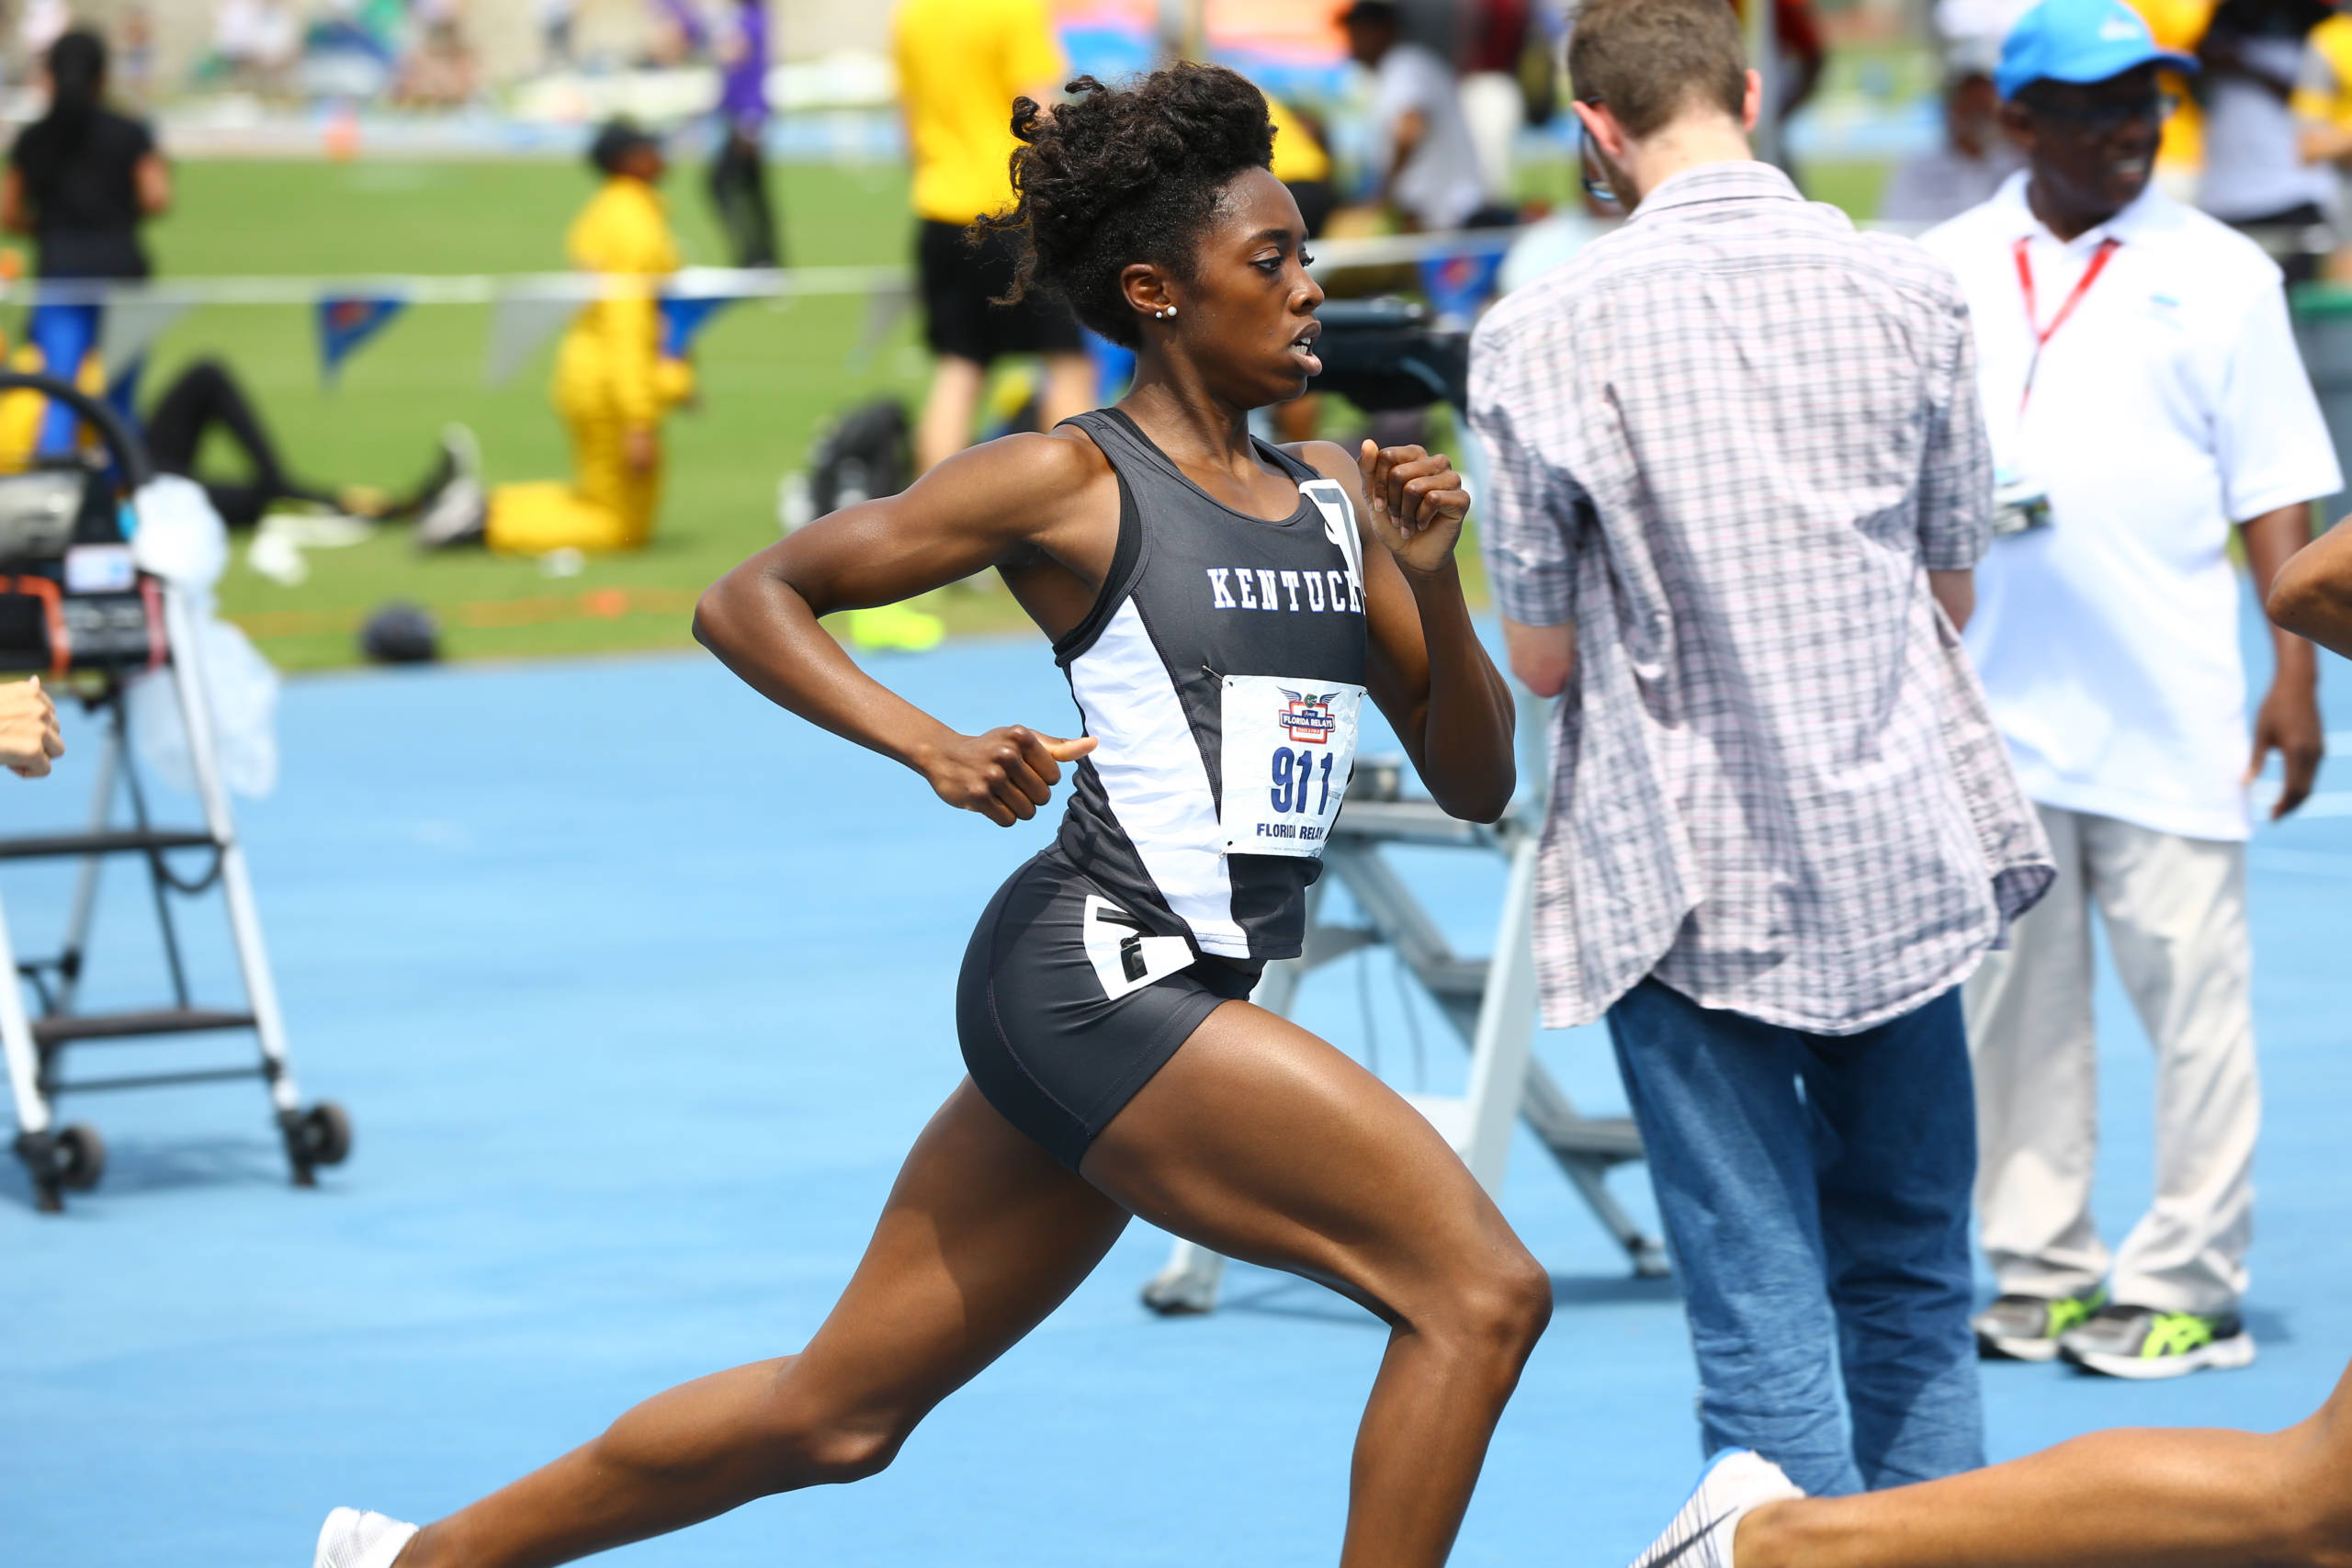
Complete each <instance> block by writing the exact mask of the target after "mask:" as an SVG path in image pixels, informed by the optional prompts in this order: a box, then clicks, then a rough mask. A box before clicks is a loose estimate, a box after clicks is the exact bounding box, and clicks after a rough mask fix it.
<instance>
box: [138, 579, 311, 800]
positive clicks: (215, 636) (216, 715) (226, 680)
mask: <svg viewBox="0 0 2352 1568" xmlns="http://www.w3.org/2000/svg"><path fill="white" fill-rule="evenodd" d="M196 635H197V637H198V638H199V639H201V641H202V642H203V645H204V646H203V648H202V649H200V650H199V652H200V653H201V656H202V658H203V660H204V687H205V699H206V702H205V705H206V706H208V707H209V708H210V709H211V710H212V749H213V752H214V755H215V756H216V757H217V758H218V760H219V762H220V782H221V783H222V784H226V785H227V786H228V787H229V788H230V789H232V790H233V791H235V792H236V793H237V794H239V795H244V796H245V797H246V798H248V799H251V800H259V799H260V798H262V797H263V796H264V795H267V794H268V793H269V792H270V791H271V790H273V789H276V788H277V683H278V678H277V670H276V668H275V667H273V666H272V665H271V664H270V662H269V660H266V659H264V658H263V657H262V656H261V650H260V649H256V648H255V647H254V645H253V643H252V641H251V640H250V639H249V638H247V637H246V636H245V634H244V633H243V631H242V630H240V629H239V628H237V627H235V626H231V625H230V624H229V623H228V622H226V621H216V620H213V619H211V618H210V617H209V616H208V617H206V618H205V619H203V620H199V621H198V622H197V623H196ZM126 700H127V701H128V702H129V704H130V744H131V747H132V749H133V750H136V751H137V752H138V754H139V757H140V759H141V761H144V762H145V763H146V764H147V765H148V767H149V768H151V769H152V770H153V772H154V774H155V776H156V777H157V778H159V779H161V780H162V781H163V782H164V783H165V784H170V785H171V786H172V787H173V788H174V789H183V790H188V791H191V792H193V791H194V790H195V788H196V770H195V768H194V767H193V766H192V765H191V764H190V762H189V761H188V751H187V724H185V723H184V722H182V720H181V718H180V698H179V693H178V692H177V691H175V689H174V688H173V685H172V675H171V672H170V671H166V670H156V671H150V672H148V673H147V674H144V675H141V676H140V677H138V678H137V679H136V680H134V681H132V682H130V687H129V689H128V691H127V693H126Z"/></svg>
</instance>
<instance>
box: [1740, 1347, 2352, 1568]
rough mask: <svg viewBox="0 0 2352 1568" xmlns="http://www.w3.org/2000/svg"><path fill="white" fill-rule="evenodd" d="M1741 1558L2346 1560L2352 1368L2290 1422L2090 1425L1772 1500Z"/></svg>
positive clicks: (1790, 1564) (1750, 1528)
mask: <svg viewBox="0 0 2352 1568" xmlns="http://www.w3.org/2000/svg"><path fill="white" fill-rule="evenodd" d="M1733 1557H1734V1560H1735V1562H1736V1564H1737V1568H1796V1565H1797V1564H1800V1563H1802V1564H1803V1565H1804V1568H1896V1565H1898V1564H1899V1565H1900V1568H1963V1565H1964V1568H2059V1565H2064V1568H2289V1565H2293V1568H2306V1565H2307V1568H2339V1565H2342V1564H2347V1563H2352V1372H2347V1373H2346V1375H2345V1378H2344V1381H2343V1382H2338V1383H2337V1384H2336V1386H2335V1393H2333V1394H2332V1395H2330V1396H2329V1398H2328V1401H2327V1403H2326V1404H2324V1405H2322V1406H2321V1407H2320V1411H2319V1414H2318V1415H2316V1416H2312V1417H2311V1419H2309V1420H2307V1421H2304V1422H2302V1423H2301V1424H2299V1425H2297V1426H2294V1427H2289V1428H2288V1429H2287V1430H2285V1431H2283V1432H2278V1433H2271V1434H2256V1433H2253V1432H2230V1431H2215V1430H2190V1429H2182V1430H2172V1431H2165V1430H2159V1429H2153V1428H2133V1429H2126V1430H2120V1431H2113V1432H2095V1433H2092V1434H2091V1435H2090V1436H2088V1437H2086V1438H2075V1439H2074V1440H2073V1441H2072V1442H2065V1443H2060V1444H2059V1445H2058V1446H2057V1447H2055V1448H2052V1449H2045V1450H2042V1451H2041V1453H2038V1454H2032V1455H2029V1456H2028V1457H2026V1458H2024V1459H2020V1460H2014V1461H2010V1462H2009V1463H2007V1464H1999V1465H1995V1466H1993V1467H1991V1468H1990V1469H1987V1470H1979V1471H1973V1472H1970V1473H1968V1474H1966V1475H1955V1476H1951V1477H1950V1478H1949V1479H1946V1480H1942V1481H1929V1482H1923V1483H1920V1484H1918V1485H1917V1486H1902V1487H1897V1488H1895V1489H1894V1490H1892V1491H1887V1492H1876V1493H1871V1494H1869V1495H1863V1496H1859V1497H1818V1498H1814V1497H1808V1498H1804V1499H1801V1500H1792V1501H1789V1502H1783V1503H1767V1504H1765V1505H1764V1506H1761V1507H1759V1508H1758V1509H1757V1510H1756V1511H1755V1512H1754V1513H1751V1514H1749V1515H1748V1516H1747V1518H1745V1519H1743V1520H1742V1521H1741V1522H1740V1526H1739V1534H1738V1536H1737V1538H1736V1541H1735V1544H1734V1547H1733Z"/></svg>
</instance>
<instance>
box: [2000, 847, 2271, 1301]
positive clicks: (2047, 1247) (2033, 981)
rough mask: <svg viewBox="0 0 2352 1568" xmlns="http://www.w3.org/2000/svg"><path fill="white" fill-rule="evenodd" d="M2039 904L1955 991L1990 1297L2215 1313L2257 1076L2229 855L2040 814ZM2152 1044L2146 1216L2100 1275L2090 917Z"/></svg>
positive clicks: (2240, 1201)
mask: <svg viewBox="0 0 2352 1568" xmlns="http://www.w3.org/2000/svg"><path fill="white" fill-rule="evenodd" d="M2039 809H2040V810H2041V821H2042V826H2043V827H2044V828H2045V829H2048V830H2049V834H2050V844H2051V848H2052V850H2053V851H2054V852H2055V853H2056V856H2057V862H2058V880H2057V882H2056V883H2055V884H2054V885H2052V887H2051V889H2050V893H2049V896H2048V897H2045V898H2044V899H2043V900H2042V901H2041V903H2040V904H2038V905H2036V906H2035V907H2034V908H2032V909H2031V910H2030V911H2028V912H2027V914H2026V915H2025V917H2024V918H2023V919H2020V920H2019V921H2018V923H2017V926H2016V929H2015V930H2014V931H2012V932H2011V940H2010V947H2009V950H2008V951H2007V952H2005V953H1993V954H1992V955H1991V956H1990V957H1988V958H1987V959H1986V960H1985V966H1984V967H1983V968H1982V969H1981V970H1979V971H1978V973H1977V976H1976V977H1975V978H1974V979H1973V980H1972V981H1970V982H1969V985H1968V989H1967V1009H1968V1033H1969V1043H1970V1055H1972V1057H1973V1060H1974V1063H1975V1067H1976V1126H1977V1146H1978V1161H1977V1177H1976V1211H1977V1218H1978V1224H1979V1227H1980V1235H1981V1239H1982V1241H1983V1244H1984V1247H1985V1255H1986V1258H1988V1259H1989V1261H1990V1262H1991V1264H1992V1267H1993V1270H1994V1273H1995V1275H1996V1277H1997V1278H1998V1279H1999V1280H2000V1287H2001V1289H2002V1291H2003V1292H2018V1293H2020V1294H2025V1295H2035V1296H2057V1295H2072V1294H2079V1293H2081V1292H2086V1291H2088V1290H2089V1289H2090V1288H2091V1287H2092V1286H2094V1285H2096V1284H2098V1281H2099V1280H2102V1279H2108V1278H2110V1275H2111V1279H2112V1286H2113V1296H2114V1299H2115V1300H2116V1301H2117V1302H2120V1303H2123V1304H2125V1305H2129V1306H2143V1307H2153V1308H2155V1309H2156V1310H2158V1311H2162V1312H2195V1313H2207V1314H2211V1313H2221V1312H2228V1311H2231V1310H2233V1309H2234V1308H2235V1306H2236V1305H2237V1303H2238V1300H2239V1298H2240V1297H2242V1296H2243V1295H2244V1294H2245V1288H2246V1271H2245V1250H2246V1243H2247V1241H2248V1240H2249V1239H2250V1237H2251V1235H2252V1233H2253V1218H2254V1216H2253V1209H2254V1182H2253V1165H2254V1142H2255V1134H2256V1130H2257V1128H2258V1127H2259V1125H2260V1122H2261V1119H2262V1106H2261V1093H2260V1089H2259V1088H2258V1086H2257V1084H2256V1076H2255V1060H2254V1013H2253V1006H2252V998H2251V995H2250V991H2251V980H2252V971H2253V956H2252V951H2251V948H2250V945H2249V943H2248V941H2247V936H2246V924H2245V845H2244V844H2240V843H2231V842H2224V841H2220V840H2208V839H2184V838H2180V837H2177V836H2176V835H2174V834H2170V833H2159V832H2155V831H2154V830H2152V829H2146V828H2141V827H2135V826H2134V825H2132V824H2131V823H2129V822H2119V821H2117V820H2115V819H2114V818H2109V817H2094V816H2090V815H2088V814H2086V813H2084V812H2078V811H2067V810H2064V809H2061V808H2059V807H2051V806H2044V807H2040V808H2039ZM2094 903H2096V904H2097V905H2098V910H2099V914H2100V917H2101V918H2102V919H2103V920H2104V921H2105V924H2106V928H2107V939H2108V947H2109V952H2111V953H2113V955H2114V958H2115V966H2116V968H2117V970H2118V971H2119V972H2120V974H2121V976H2122V978H2123V986H2124V989H2125V990H2126V991H2127V992H2129V993H2130V995H2131V1005H2132V1007H2133V1008H2134V1009H2135V1010H2137V1011H2138V1012H2139V1015H2140V1021H2141V1022H2142V1024H2143V1025H2144V1026H2145V1027H2146V1029H2147V1032H2148V1034H2149V1037H2150V1038H2151V1039H2152V1040H2153V1041H2154V1043H2155V1050H2156V1108H2155V1109H2156V1162H2155V1166H2156V1170H2155V1174H2156V1191H2155V1202H2154V1205H2153V1206H2152V1207H2151V1208H2150V1209H2149V1210H2148V1212H2147V1213H2146V1214H2144V1215H2143V1216H2142V1218H2141V1220H2140V1223H2139V1224H2136V1225H2134V1226H2133V1227H2132V1229H2131V1235H2129V1236H2127V1237H2125V1238H2124V1242H2123V1246H2122V1247H2121V1249H2120V1251H2119V1252H2118V1253H2117V1254H2116V1255H2115V1256H2114V1258H2113V1260H2112V1266H2111V1270H2110V1261H2109V1254H2108V1249H2107V1245H2106V1243H2104V1242H2103V1241H2101V1240H2100V1239H2099V1235H2098V1230H2097V1228H2096V1227H2095V1226H2094V1225H2093V1224H2092V1223H2091V1216H2090V1197H2091V1173H2092V1169H2093V1168H2094V1167H2095V1166H2096V1165H2097V1163H2098V1043H2097V1036H2096V1032H2095V1031H2094V1030H2093V1027H2092V1022H2091V978H2092V967H2091V925H2090V912H2091V906H2092V905H2093V904H2094Z"/></svg>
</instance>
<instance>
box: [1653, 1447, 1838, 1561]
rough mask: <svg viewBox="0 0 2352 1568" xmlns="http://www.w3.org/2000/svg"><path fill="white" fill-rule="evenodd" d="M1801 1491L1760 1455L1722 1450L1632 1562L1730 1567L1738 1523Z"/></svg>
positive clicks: (1777, 1466)
mask: <svg viewBox="0 0 2352 1568" xmlns="http://www.w3.org/2000/svg"><path fill="white" fill-rule="evenodd" d="M1802 1496H1804V1493H1803V1492H1801V1491H1799V1490H1798V1489H1797V1485H1796V1483H1794V1482H1792V1481H1791V1480H1790V1479H1789V1478H1788V1477H1787V1476H1785V1475H1783V1474H1781V1467H1780V1466H1779V1465H1777V1464H1774V1463H1773V1462H1772V1461H1770V1460H1768V1459H1766V1458H1765V1457H1764V1456H1763V1455H1761V1454H1758V1453H1757V1452H1755V1451H1754V1450H1749V1449H1726V1450H1724V1451H1723V1452H1722V1453H1719V1454H1717V1455H1716V1456H1715V1458H1714V1461H1713V1463H1711V1464H1709V1465H1708V1466H1707V1468H1706V1471H1705V1472H1704V1473H1702V1475H1701V1476H1700V1477H1699V1484H1698V1485H1697V1486H1696V1487H1695V1488H1693V1489H1692V1490H1691V1500H1690V1501H1689V1502H1687V1503H1685V1504H1683V1505H1682V1511H1681V1512H1680V1513H1679V1514H1677V1515H1675V1516H1674V1519H1673V1522H1672V1523H1670V1524H1668V1526H1667V1527H1666V1533H1665V1534H1664V1535H1661V1536H1659V1537H1658V1538H1657V1540H1655V1541H1653V1542H1651V1543H1650V1549H1649V1550H1648V1551H1645V1552H1643V1553H1642V1554H1641V1555H1640V1556H1639V1557H1637V1558H1635V1559H1634V1568H1732V1561H1731V1543H1732V1537H1734V1536H1735V1535H1736V1534H1738V1533H1739V1521H1740V1520H1742V1519H1744V1518H1746V1517H1747V1516H1748V1513H1749V1512H1750V1511H1751V1510H1753V1509H1755V1508H1758V1507H1761V1506H1763V1505H1764V1504H1766V1503H1777V1502H1780V1501H1781V1500H1782V1499H1784V1498H1789V1497H1802Z"/></svg>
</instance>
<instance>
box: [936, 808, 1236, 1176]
mask: <svg viewBox="0 0 2352 1568" xmlns="http://www.w3.org/2000/svg"><path fill="white" fill-rule="evenodd" d="M1261 968H1263V965H1262V964H1236V963H1234V962H1232V961H1230V960H1228V959H1222V958H1208V957H1203V956H1201V955H1200V954H1199V953H1196V952H1195V951H1194V950H1193V947H1192V946H1191V944H1190V943H1189V942H1186V941H1185V940H1184V939H1183V938H1182V937H1175V936H1159V935H1155V934H1153V933H1151V932H1149V931H1146V930H1144V929H1143V928H1142V926H1141V925H1140V923H1139V922H1136V920H1135V919H1133V918H1132V917H1131V916H1129V915H1127V914H1126V912H1125V910H1123V909H1121V908H1118V906H1117V905H1115V904H1114V903H1113V902H1112V900H1111V899H1109V898H1108V897H1104V896H1103V890H1102V889H1101V888H1099V887H1097V886H1094V884H1093V883H1092V882H1091V881H1089V880H1088V879H1087V878H1086V877H1085V876H1084V875H1083V874H1080V872H1079V871H1078V870H1077V869H1076V868H1074V867H1073V866H1072V865H1071V864H1070V863H1069V862H1068V861H1067V860H1064V859H1063V858H1062V857H1061V855H1060V853H1059V852H1057V851H1054V850H1047V851H1046V852H1044V853H1042V854H1040V855H1038V856H1037V857H1036V858H1035V860H1032V861H1030V862H1029V863H1027V864H1026V865H1023V867H1022V868H1021V869H1020V870H1019V871H1016V872H1014V873H1013V874H1012V878H1011V880H1009V881H1007V882H1006V883H1005V885H1004V886H1002V887H1000V888H998V889H997V894H996V897H994V898H992V899H990V900H989V907H988V912H987V913H986V914H983V915H982V916H981V917H980V924H979V928H978V930H977V931H973V932H972V945H971V946H970V947H969V948H968V949H967V950H966V952H965V953H964V972H963V975H962V976H961V977H960V978H959V979H958V980H957V982H956V1034H957V1036H958V1037H959V1038H960V1039H961V1041H962V1043H963V1046H964V1066H966V1067H967V1069H969V1070H970V1072H971V1075H972V1082H973V1083H975V1084H977V1085H978V1087H979V1090H980V1092H981V1093H982V1094H983V1095H985V1096H987V1097H988V1102H989V1104H990V1105H993V1106H995V1107H996V1109H997V1110H998V1111H1000V1112H1001V1113H1002V1115H1003V1116H1004V1118H1005V1120H1006V1121H1008V1122H1012V1124H1013V1125H1014V1126H1016V1127H1018V1128H1020V1129H1021V1130H1022V1131H1023V1132H1024V1133H1026V1134H1029V1135H1030V1136H1031V1137H1033V1138H1035V1139H1036V1140H1037V1142H1038V1143H1040V1144H1042V1145H1045V1147H1046V1152H1047V1153H1049V1154H1051V1155H1052V1156H1054V1157H1055V1158H1056V1159H1057V1160H1059V1161H1061V1162H1062V1163H1063V1164H1064V1165H1066V1166H1068V1167H1069V1168H1071V1169H1072V1170H1076V1169H1077V1168H1078V1162H1079V1161H1080V1159H1081V1158H1082V1157H1084V1156H1085V1154H1086V1150H1087V1146H1088V1145H1091V1143H1093V1142H1094V1140H1095V1137H1096V1136H1097V1135H1098V1134H1101V1132H1102V1131H1103V1128H1105V1127H1107V1126H1109V1125H1110V1124H1111V1119H1112V1118H1113V1117H1114V1116H1116V1115H1117V1114H1118V1113H1119V1112H1120V1111H1122V1110H1123V1109H1125V1106H1126V1103H1127V1101H1128V1100H1132V1099H1134V1098H1135V1096H1136V1091H1137V1090H1138V1089H1142V1088H1143V1086H1144V1085H1145V1084H1146V1083H1147V1082H1148V1081H1149V1080H1150V1078H1151V1075H1152V1074H1154V1073H1156V1072H1158V1071H1159V1069H1160V1067H1161V1066H1164V1065H1165V1064H1166V1063H1167V1061H1168V1058H1169V1057H1170V1056H1172V1055H1175V1054H1176V1048H1177V1047H1178V1046H1179V1045H1182V1043H1184V1042H1185V1041H1186V1040H1187V1039H1188V1038H1190V1037H1191V1035H1192V1032H1193V1030H1195V1029H1198V1028H1199V1027H1200V1025H1201V1021H1202V1020H1204V1019H1205V1018H1207V1017H1208V1015H1209V1014H1210V1013H1212V1012H1214V1011H1216V1009H1217V1008H1218V1006H1219V1005H1220V1004H1222V1003H1225V1002H1227V1001H1238V1000H1240V999H1242V998H1246V997H1248V996H1249V995H1250V990H1251V989H1252V988H1253V987H1255V986H1256V985H1257V983H1258V975H1259V971H1260V970H1261Z"/></svg>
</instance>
